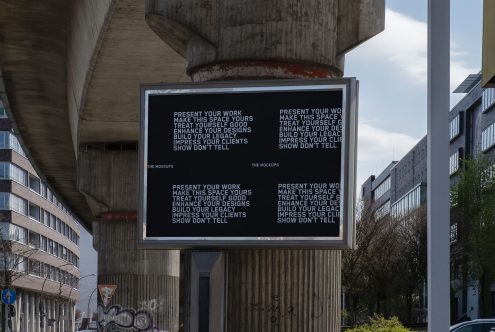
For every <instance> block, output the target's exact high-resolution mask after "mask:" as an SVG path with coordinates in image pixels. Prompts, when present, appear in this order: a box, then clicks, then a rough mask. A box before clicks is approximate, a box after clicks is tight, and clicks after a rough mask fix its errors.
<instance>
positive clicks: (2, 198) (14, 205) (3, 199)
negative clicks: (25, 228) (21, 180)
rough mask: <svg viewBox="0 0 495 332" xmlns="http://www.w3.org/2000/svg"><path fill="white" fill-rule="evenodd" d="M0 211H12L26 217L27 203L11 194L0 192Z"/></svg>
mask: <svg viewBox="0 0 495 332" xmlns="http://www.w3.org/2000/svg"><path fill="white" fill-rule="evenodd" d="M0 210H12V211H15V212H18V213H22V214H24V215H27V201H26V200H25V199H23V198H20V197H19V196H16V195H14V194H11V193H6V192H0Z"/></svg>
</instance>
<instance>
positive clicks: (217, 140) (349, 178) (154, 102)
mask: <svg viewBox="0 0 495 332" xmlns="http://www.w3.org/2000/svg"><path fill="white" fill-rule="evenodd" d="M356 95H357V81H356V80H355V79H353V78H347V79H336V80H304V81H302V80H301V81H297V80H289V81H280V80H278V81H255V82H245V81H244V82H208V83H204V84H194V83H190V84H173V85H167V84H162V85H153V86H151V85H146V86H142V88H141V100H142V105H141V131H140V206H139V219H140V225H141V227H140V232H141V237H140V240H141V244H142V245H144V246H154V247H160V248H187V247H226V246H242V247H251V246H256V247H277V246H278V247H294V246H297V247H324V248H347V247H350V246H352V243H353V238H354V231H353V230H354V200H355V168H356V133H357V130H356V126H357V99H356Z"/></svg>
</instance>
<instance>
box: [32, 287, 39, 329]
mask: <svg viewBox="0 0 495 332" xmlns="http://www.w3.org/2000/svg"><path fill="white" fill-rule="evenodd" d="M32 297H33V303H34V306H33V324H34V330H33V331H39V329H40V315H39V311H38V301H39V296H38V294H36V293H33V295H32Z"/></svg>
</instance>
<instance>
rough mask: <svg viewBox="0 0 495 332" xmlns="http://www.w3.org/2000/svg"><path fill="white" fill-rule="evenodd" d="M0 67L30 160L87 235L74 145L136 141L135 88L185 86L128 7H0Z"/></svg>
mask: <svg viewBox="0 0 495 332" xmlns="http://www.w3.org/2000/svg"><path fill="white" fill-rule="evenodd" d="M0 69H1V73H2V74H1V75H2V77H1V78H2V80H3V83H5V84H2V82H0V97H1V98H2V99H3V100H4V101H5V102H6V104H7V105H6V106H7V110H8V112H10V113H11V116H12V117H11V119H12V120H13V121H14V122H15V125H14V127H15V128H16V129H17V130H18V131H19V132H20V133H21V135H22V139H23V143H24V144H25V146H26V147H27V149H28V151H27V152H28V154H29V155H30V159H32V161H33V162H34V164H35V167H36V169H37V171H38V173H39V174H42V175H44V176H46V178H47V179H48V180H49V182H50V183H51V184H52V186H53V188H54V190H55V191H56V192H57V193H59V194H60V195H61V197H62V199H63V200H64V201H65V202H66V203H67V204H68V205H69V207H70V208H71V209H72V210H73V211H74V212H75V213H76V214H77V215H78V216H79V217H80V218H82V221H83V223H84V225H85V226H86V227H87V228H91V222H92V220H93V217H94V216H93V215H92V214H91V213H90V209H88V204H87V203H86V201H85V199H84V196H82V195H81V194H80V193H79V192H78V190H77V183H76V178H77V161H76V158H77V156H78V149H79V145H80V144H81V143H86V142H107V143H108V142H129V141H134V142H136V141H137V140H138V127H139V125H138V114H139V85H140V84H141V83H150V82H176V81H184V80H189V78H188V77H187V75H186V74H185V61H184V59H183V58H182V57H181V56H180V55H178V54H177V53H176V52H175V51H173V50H172V49H171V48H170V47H168V46H167V45H166V44H165V43H163V42H162V40H160V38H159V37H158V36H156V34H155V33H153V31H152V30H151V29H150V28H149V27H148V25H147V24H146V22H145V19H144V2H143V1H133V0H73V1H67V0H46V1H36V2H34V3H33V2H32V1H28V0H18V1H17V0H16V1H11V0H0Z"/></svg>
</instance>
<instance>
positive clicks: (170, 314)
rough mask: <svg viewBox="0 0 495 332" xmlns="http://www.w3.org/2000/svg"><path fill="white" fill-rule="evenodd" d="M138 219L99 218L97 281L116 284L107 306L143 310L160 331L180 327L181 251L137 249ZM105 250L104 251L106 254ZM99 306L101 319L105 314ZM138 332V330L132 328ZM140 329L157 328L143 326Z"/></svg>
mask: <svg viewBox="0 0 495 332" xmlns="http://www.w3.org/2000/svg"><path fill="white" fill-rule="evenodd" d="M136 227H137V223H136V220H132V221H129V220H112V221H108V220H99V221H95V222H94V224H93V229H94V234H95V235H94V237H93V244H94V247H95V249H96V250H97V251H98V252H99V253H100V254H99V255H98V284H110V285H117V287H118V288H117V290H116V292H115V295H114V296H113V297H112V299H111V302H110V304H109V306H108V307H112V306H118V309H116V310H117V311H120V310H130V311H131V312H136V311H142V312H143V315H144V316H143V317H141V319H143V320H145V321H147V320H149V321H151V322H152V325H153V326H152V327H155V326H156V327H157V328H158V330H159V331H170V332H177V331H178V329H179V260H180V257H179V251H178V250H142V249H138V246H137V245H138V239H137V234H138V233H137V232H136ZM103 253H104V254H103ZM102 310H103V308H101V307H99V308H98V319H99V320H101V319H103V317H104V313H103V312H102ZM130 331H138V329H130ZM139 331H154V330H153V329H152V328H150V329H144V328H143V329H140V330H139Z"/></svg>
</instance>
